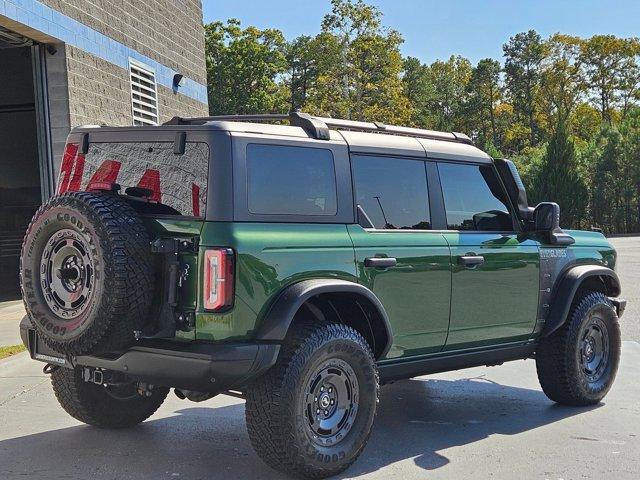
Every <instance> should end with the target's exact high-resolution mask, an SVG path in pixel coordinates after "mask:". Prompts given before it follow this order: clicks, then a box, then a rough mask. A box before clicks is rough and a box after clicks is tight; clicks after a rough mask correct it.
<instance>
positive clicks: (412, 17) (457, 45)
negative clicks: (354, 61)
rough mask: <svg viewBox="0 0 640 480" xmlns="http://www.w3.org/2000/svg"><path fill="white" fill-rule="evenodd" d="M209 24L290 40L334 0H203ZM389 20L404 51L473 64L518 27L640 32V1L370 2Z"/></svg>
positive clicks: (309, 29) (316, 26)
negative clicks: (268, 31)
mask: <svg viewBox="0 0 640 480" xmlns="http://www.w3.org/2000/svg"><path fill="white" fill-rule="evenodd" d="M202 3H203V8H204V20H205V22H207V23H208V22H211V21H215V20H227V19H228V18H237V19H239V20H240V21H241V22H242V24H243V25H244V26H249V25H254V26H256V27H259V28H267V27H270V28H278V29H279V30H281V31H282V32H283V33H284V35H285V37H286V38H287V39H292V38H295V37H297V36H298V35H303V34H304V35H314V34H316V33H318V31H319V30H320V23H321V22H322V18H323V16H324V15H325V14H326V13H327V12H328V11H329V8H330V2H329V0H306V1H305V0H202ZM367 3H369V4H373V5H375V6H377V7H378V8H379V9H380V10H381V11H382V13H383V14H384V17H383V23H384V25H386V26H388V27H391V28H394V29H396V30H398V31H399V32H401V33H402V35H403V37H404V39H405V43H404V44H403V46H402V48H401V50H402V53H403V54H404V55H405V56H412V57H417V58H419V59H420V60H422V61H423V62H426V63H431V62H432V61H434V60H436V59H447V58H449V57H450V56H451V55H462V56H464V57H467V58H468V59H469V60H471V61H472V62H473V63H476V62H477V61H478V60H480V59H482V58H486V57H491V58H496V59H501V57H502V45H503V44H504V43H505V42H506V41H507V40H508V39H509V37H511V36H513V35H515V34H516V33H518V32H522V31H526V30H529V29H535V30H537V31H538V33H540V34H541V35H542V36H543V37H546V36H548V35H550V34H553V33H556V32H562V33H567V34H572V35H579V36H582V37H590V36H592V35H595V34H614V35H617V36H619V37H633V36H640V0H610V1H604V0H537V1H536V0H476V1H473V0H450V1H447V0H395V1H394V0H368V1H367Z"/></svg>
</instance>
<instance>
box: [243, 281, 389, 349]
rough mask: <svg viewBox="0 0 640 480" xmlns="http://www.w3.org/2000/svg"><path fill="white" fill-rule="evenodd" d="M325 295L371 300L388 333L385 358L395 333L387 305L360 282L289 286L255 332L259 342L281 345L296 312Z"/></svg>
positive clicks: (309, 283)
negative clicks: (319, 296) (386, 309)
mask: <svg viewBox="0 0 640 480" xmlns="http://www.w3.org/2000/svg"><path fill="white" fill-rule="evenodd" d="M323 293H354V294H357V295H360V296H362V297H364V298H366V299H367V300H369V301H370V302H371V303H372V304H373V306H374V308H376V310H377V311H378V313H379V314H380V317H381V318H382V321H383V322H384V328H385V330H386V333H387V344H386V345H385V346H384V348H383V349H382V352H381V353H380V355H379V358H384V356H385V355H386V354H387V352H388V351H389V349H390V348H391V345H392V344H393V331H392V329H391V323H390V322H389V317H388V315H387V312H386V311H385V309H384V306H383V305H382V303H381V302H380V300H379V299H378V297H376V295H375V294H374V293H373V292H372V291H371V290H369V289H368V288H367V287H365V286H363V285H360V284H359V283H353V282H348V281H346V280H339V279H313V280H303V281H301V282H298V283H294V284H293V285H289V286H288V287H286V288H285V289H284V290H283V291H282V292H281V293H280V295H279V296H278V297H277V298H276V300H275V301H274V303H273V304H272V305H271V307H270V308H269V310H268V311H267V313H266V314H265V316H264V317H263V319H262V321H261V322H260V327H259V329H258V331H257V333H256V336H255V338H256V340H258V341H268V342H281V341H283V340H284V339H285V337H286V336H287V332H288V331H289V326H290V325H291V322H292V321H293V318H294V316H295V314H296V312H297V311H298V310H299V309H300V307H301V306H302V305H303V304H304V303H305V302H306V301H307V300H309V299H310V298H312V297H315V296H316V295H320V294H323Z"/></svg>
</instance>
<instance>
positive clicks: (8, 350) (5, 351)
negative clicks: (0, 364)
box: [0, 345, 26, 360]
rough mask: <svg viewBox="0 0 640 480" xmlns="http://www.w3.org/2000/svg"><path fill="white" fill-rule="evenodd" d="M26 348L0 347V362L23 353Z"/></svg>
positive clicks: (21, 346) (19, 346) (22, 346)
mask: <svg viewBox="0 0 640 480" xmlns="http://www.w3.org/2000/svg"><path fill="white" fill-rule="evenodd" d="M25 350H26V348H25V347H24V345H11V346H10V347H0V360H2V359H3V358H7V357H10V356H11V355H15V354H16V353H20V352H24V351H25Z"/></svg>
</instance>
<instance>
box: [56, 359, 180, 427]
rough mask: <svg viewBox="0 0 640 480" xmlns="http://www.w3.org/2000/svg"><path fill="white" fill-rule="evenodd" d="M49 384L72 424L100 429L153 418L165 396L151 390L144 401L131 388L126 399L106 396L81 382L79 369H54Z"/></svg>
mask: <svg viewBox="0 0 640 480" xmlns="http://www.w3.org/2000/svg"><path fill="white" fill-rule="evenodd" d="M51 384H52V385H53V391H54V393H55V394H56V397H57V399H58V402H59V403H60V405H61V406H62V408H64V410H65V411H66V412H67V413H68V414H69V415H71V416H72V417H73V418H75V419H76V420H80V421H81V422H83V423H86V424H88V425H94V426H96V427H103V428H128V427H133V426H135V425H137V424H139V423H141V422H144V421H145V420H146V419H147V418H149V417H150V416H151V415H153V414H154V413H155V412H156V410H158V408H160V405H162V402H164V400H165V398H167V394H168V393H169V389H168V388H164V387H155V388H154V389H153V390H151V395H150V396H148V397H146V396H142V395H139V394H137V393H136V391H135V385H132V386H131V387H128V386H127V387H124V388H126V389H127V390H126V393H127V394H126V395H123V394H115V392H114V393H109V392H108V391H107V388H113V387H107V388H105V387H103V386H102V385H96V384H94V383H88V382H85V381H84V380H83V378H82V369H81V368H75V369H70V368H58V369H57V370H55V371H54V372H53V373H52V374H51Z"/></svg>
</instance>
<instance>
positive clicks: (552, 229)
mask: <svg viewBox="0 0 640 480" xmlns="http://www.w3.org/2000/svg"><path fill="white" fill-rule="evenodd" d="M57 189H58V190H57V195H55V196H54V197H52V198H51V199H50V200H49V201H48V202H47V203H46V204H44V205H43V206H42V207H41V208H40V210H39V211H38V212H37V214H36V215H35V217H34V218H33V221H32V222H31V225H30V226H29V229H28V232H27V235H26V238H25V240H24V244H23V248H22V259H21V280H22V292H23V296H24V302H25V305H26V310H27V313H28V315H27V317H25V319H24V320H23V321H22V323H21V334H22V339H23V341H24V343H25V345H26V346H27V347H28V349H29V351H30V353H31V356H32V358H34V359H36V360H39V361H42V362H45V363H46V366H45V369H44V371H45V372H47V373H50V374H51V378H52V383H53V390H54V392H55V394H56V396H57V398H58V400H59V402H60V404H61V405H62V407H63V408H64V409H65V410H66V411H67V412H68V413H69V414H70V415H72V416H73V417H75V418H76V419H78V420H80V421H82V422H85V423H88V424H91V425H96V426H100V427H130V426H133V425H135V424H138V423H139V422H142V421H144V420H145V419H147V418H148V417H149V416H151V415H152V414H153V413H154V412H155V411H156V410H157V409H158V407H159V406H160V405H161V404H162V402H163V401H164V399H165V398H166V396H167V394H168V392H169V389H170V388H173V389H174V392H175V394H176V395H177V396H178V397H180V398H182V399H189V400H192V401H196V402H197V401H203V400H207V399H209V398H211V397H213V396H215V395H218V394H228V395H234V396H238V397H241V398H244V399H246V420H247V428H248V432H249V438H250V439H251V443H252V444H253V446H254V447H255V449H256V451H257V453H258V455H259V456H260V457H261V458H262V459H263V460H264V461H265V462H266V463H267V464H269V465H270V466H272V467H274V468H276V469H278V470H281V471H283V472H286V473H288V474H291V475H296V476H299V477H303V478H323V477H327V476H330V475H334V474H337V473H339V472H341V471H342V470H344V469H346V468H347V467H348V466H349V465H350V464H351V463H353V462H354V461H355V460H356V458H357V457H358V456H359V455H360V453H361V452H362V450H363V448H364V446H365V444H366V442H367V438H368V437H369V434H370V432H371V428H372V424H373V421H374V417H375V414H376V410H377V406H378V405H377V404H378V392H379V386H380V384H384V383H388V382H391V381H394V380H399V379H405V378H410V377H414V376H418V375H424V374H429V373H435V372H443V371H448V370H455V369H460V368H467V367H473V366H479V365H496V364H500V363H503V362H506V361H509V360H517V359H526V358H534V359H535V361H536V366H537V371H538V376H539V379H540V383H541V385H542V389H543V390H544V392H545V393H546V395H547V396H548V397H549V398H550V399H551V400H553V401H555V402H558V403H561V404H567V405H577V406H580V405H590V404H594V403H597V402H599V401H600V400H601V399H602V398H603V397H604V396H605V395H606V393H607V391H608V390H609V388H610V387H611V384H612V382H613V380H614V377H615V374H616V370H617V368H618V361H619V356H620V330H619V325H618V318H619V317H620V316H621V315H622V312H623V310H624V307H625V302H624V301H623V300H620V299H619V298H618V296H619V294H620V284H619V281H618V277H617V276H616V273H615V272H614V266H615V262H616V253H615V251H614V249H613V248H612V247H611V245H610V244H609V243H608V242H607V240H606V239H605V238H604V237H603V236H602V235H601V234H600V233H596V232H583V231H563V230H562V229H560V227H559V219H560V214H559V207H558V205H557V204H554V203H541V204H539V205H538V206H537V207H536V208H535V209H534V208H531V207H529V205H528V203H527V197H526V193H525V190H524V187H523V184H522V182H521V180H520V177H519V175H518V172H517V170H516V168H515V166H514V164H513V163H511V162H510V161H508V160H502V159H492V158H491V157H489V156H488V155H487V154H485V153H483V152H482V151H480V150H478V149H477V148H475V147H474V146H473V145H472V142H471V140H470V139H469V138H468V137H467V136H465V135H462V134H458V133H443V132H434V131H429V130H420V129H413V128H405V127H396V126H391V125H383V124H380V123H366V122H354V121H347V120H338V119H329V118H319V117H312V116H309V115H306V114H303V113H299V112H294V113H292V114H290V115H253V116H232V117H210V118H178V117H177V118H174V119H173V120H171V121H170V122H168V123H167V124H165V125H162V126H150V127H118V128H115V127H80V128H76V129H74V130H73V131H72V132H71V134H70V135H69V139H68V143H67V146H66V150H65V153H64V158H63V160H62V165H61V173H60V178H59V182H58V186H57Z"/></svg>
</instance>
